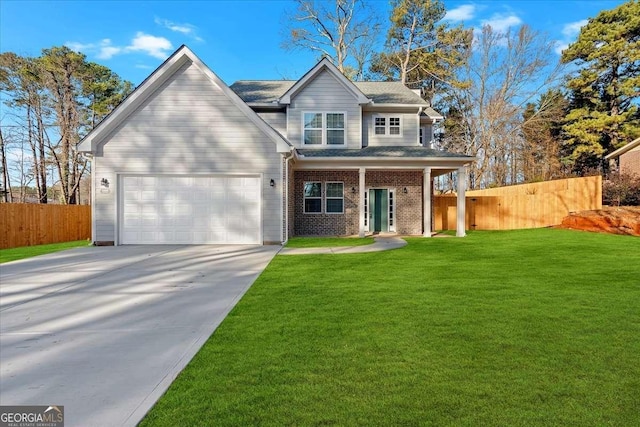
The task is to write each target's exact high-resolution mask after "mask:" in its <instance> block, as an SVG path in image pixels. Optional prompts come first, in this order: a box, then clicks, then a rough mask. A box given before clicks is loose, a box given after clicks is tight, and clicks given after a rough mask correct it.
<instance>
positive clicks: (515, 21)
mask: <svg viewBox="0 0 640 427" xmlns="http://www.w3.org/2000/svg"><path fill="white" fill-rule="evenodd" d="M480 23H481V24H482V26H483V27H484V26H485V25H489V26H491V28H492V29H493V30H494V31H495V32H497V33H506V32H507V30H508V29H509V28H511V27H515V26H518V25H520V24H522V19H520V18H519V17H518V16H517V15H503V14H501V13H496V14H494V15H493V16H491V18H489V19H483V20H482V21H480Z"/></svg>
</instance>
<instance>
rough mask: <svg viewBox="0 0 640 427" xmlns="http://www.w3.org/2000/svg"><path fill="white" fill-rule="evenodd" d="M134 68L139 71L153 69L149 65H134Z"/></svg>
mask: <svg viewBox="0 0 640 427" xmlns="http://www.w3.org/2000/svg"><path fill="white" fill-rule="evenodd" d="M134 67H136V68H140V69H141V70H151V69H153V67H152V66H151V65H146V64H136V65H134Z"/></svg>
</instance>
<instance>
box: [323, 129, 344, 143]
mask: <svg viewBox="0 0 640 427" xmlns="http://www.w3.org/2000/svg"><path fill="white" fill-rule="evenodd" d="M327 144H332V145H343V144H344V131H343V130H328V131H327Z"/></svg>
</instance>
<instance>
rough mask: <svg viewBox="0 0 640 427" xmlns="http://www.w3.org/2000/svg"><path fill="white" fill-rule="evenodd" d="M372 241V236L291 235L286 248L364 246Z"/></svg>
mask: <svg viewBox="0 0 640 427" xmlns="http://www.w3.org/2000/svg"><path fill="white" fill-rule="evenodd" d="M373 242H374V239H373V237H362V238H360V237H292V238H290V239H289V241H288V242H287V247H288V248H331V247H338V246H341V247H342V246H364V245H370V244H372V243H373Z"/></svg>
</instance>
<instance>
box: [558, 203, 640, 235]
mask: <svg viewBox="0 0 640 427" xmlns="http://www.w3.org/2000/svg"><path fill="white" fill-rule="evenodd" d="M561 227H562V228H571V229H573V230H585V231H596V232H600V233H611V234H626V235H631V236H640V207H638V206H620V207H615V208H614V207H611V208H604V209H599V210H595V211H581V212H574V213H572V214H571V215H569V216H567V217H564V219H563V220H562V225H561Z"/></svg>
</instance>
